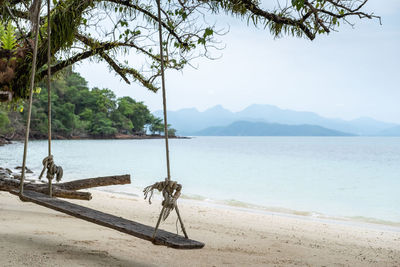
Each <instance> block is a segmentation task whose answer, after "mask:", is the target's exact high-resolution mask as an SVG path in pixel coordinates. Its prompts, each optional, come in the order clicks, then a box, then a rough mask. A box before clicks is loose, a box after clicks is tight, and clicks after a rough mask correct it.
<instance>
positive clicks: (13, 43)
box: [0, 21, 17, 50]
mask: <svg viewBox="0 0 400 267" xmlns="http://www.w3.org/2000/svg"><path fill="white" fill-rule="evenodd" d="M0 41H1V48H3V49H5V50H15V49H16V48H17V39H16V37H15V28H14V26H13V25H12V24H11V21H8V23H7V27H6V29H4V25H3V23H1V22H0Z"/></svg>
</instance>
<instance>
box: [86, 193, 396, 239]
mask: <svg viewBox="0 0 400 267" xmlns="http://www.w3.org/2000/svg"><path fill="white" fill-rule="evenodd" d="M92 190H93V191H99V192H106V193H110V194H116V195H120V196H130V197H138V198H140V197H141V192H140V190H139V191H137V192H135V193H129V192H122V191H113V190H107V189H104V190H103V189H101V188H98V189H92ZM154 197H155V199H157V198H160V194H159V193H155V194H154ZM159 200H160V199H159ZM160 201H161V200H160ZM180 201H182V202H188V203H192V204H194V205H197V206H205V207H210V208H218V209H222V210H233V211H243V212H249V213H254V214H264V215H271V216H282V217H287V218H295V219H302V220H308V221H319V222H325V223H333V224H339V225H352V226H360V227H365V228H371V229H376V230H379V229H386V230H389V231H394V232H400V222H394V221H386V220H383V219H377V218H370V217H362V216H353V217H351V216H350V217H346V216H330V215H326V214H322V213H318V214H317V213H315V212H312V211H299V210H293V209H289V208H279V207H266V206H256V205H253V204H250V203H245V202H239V201H235V202H238V203H239V205H235V204H229V202H230V201H218V200H213V199H207V198H203V197H202V196H197V195H196V197H191V196H188V195H185V194H182V195H181V197H180Z"/></svg>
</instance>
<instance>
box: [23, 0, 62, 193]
mask: <svg viewBox="0 0 400 267" xmlns="http://www.w3.org/2000/svg"><path fill="white" fill-rule="evenodd" d="M40 2H41V1H37V6H36V7H35V10H36V12H37V18H35V20H34V27H35V47H34V50H33V60H32V73H31V80H30V88H29V108H28V121H27V126H26V132H25V143H24V155H23V163H22V174H21V184H20V196H22V194H23V191H24V180H25V167H26V156H27V148H28V142H29V130H30V122H31V113H32V98H33V87H34V84H35V75H36V61H37V50H38V42H39V24H40V23H39V19H40ZM50 11H51V8H50V0H47V112H48V113H47V116H48V117H47V123H48V124H47V127H48V156H47V157H45V158H44V159H43V161H42V164H43V169H42V172H41V173H40V175H39V180H41V179H42V176H43V174H44V171H45V170H46V169H47V175H46V178H47V179H48V181H49V183H48V185H49V196H50V197H52V195H53V190H52V188H53V187H52V181H53V179H54V176H55V177H56V180H57V182H59V181H60V180H61V178H62V176H63V169H62V167H61V166H57V165H55V164H54V160H53V155H52V154H51V140H52V137H51V25H50V18H51V14H50ZM35 15H36V14H35Z"/></svg>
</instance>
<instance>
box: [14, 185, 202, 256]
mask: <svg viewBox="0 0 400 267" xmlns="http://www.w3.org/2000/svg"><path fill="white" fill-rule="evenodd" d="M11 193H12V194H15V195H18V191H11ZM21 199H22V200H23V201H29V202H33V203H35V204H38V205H40V206H43V207H46V208H50V209H53V210H56V211H59V212H62V213H65V214H68V215H71V216H74V217H76V218H79V219H83V220H85V221H88V222H91V223H95V224H98V225H102V226H105V227H108V228H112V229H114V230H117V231H120V232H123V233H126V234H129V235H132V236H135V237H138V238H141V239H144V240H148V241H152V242H153V243H154V244H156V245H163V246H167V247H171V248H176V249H199V248H203V247H204V243H201V242H198V241H194V240H191V239H186V238H184V237H182V236H179V235H177V234H174V233H170V232H167V231H164V230H161V229H160V230H158V231H157V236H156V238H155V240H153V238H152V236H153V232H154V227H151V226H147V225H144V224H140V223H137V222H133V221H129V220H127V219H124V218H121V217H117V216H114V215H111V214H107V213H104V212H101V211H97V210H94V209H90V208H87V207H83V206H80V205H77V204H73V203H69V202H67V201H63V200H60V199H57V198H49V197H48V196H47V195H44V194H41V193H37V192H34V191H28V190H26V191H24V195H23V197H22V198H21Z"/></svg>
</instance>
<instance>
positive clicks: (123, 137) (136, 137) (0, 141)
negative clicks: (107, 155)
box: [0, 135, 192, 146]
mask: <svg viewBox="0 0 400 267" xmlns="http://www.w3.org/2000/svg"><path fill="white" fill-rule="evenodd" d="M147 139H164V136H162V135H117V136H114V137H93V136H89V137H82V136H71V137H64V136H54V137H53V140H147ZM168 139H192V137H189V136H168ZM29 140H30V141H43V140H47V138H45V137H43V138H32V137H30V138H29ZM22 141H23V139H22V138H5V137H0V146H3V145H9V144H12V142H22Z"/></svg>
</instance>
